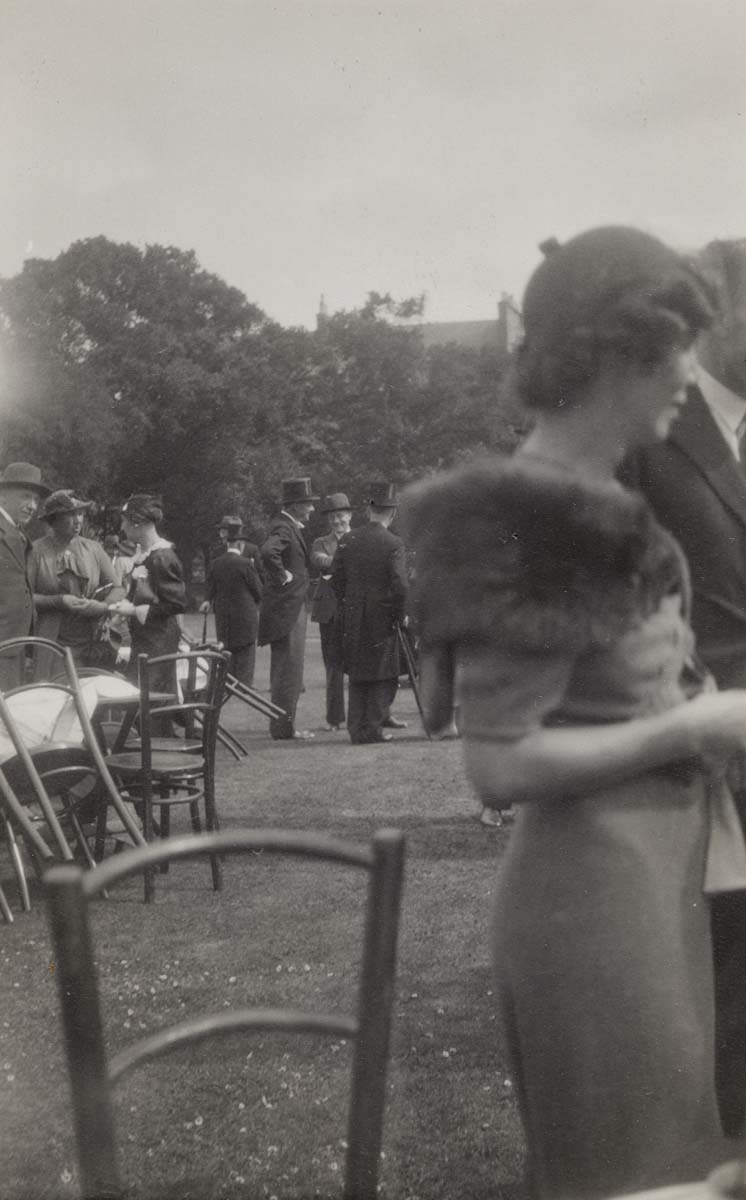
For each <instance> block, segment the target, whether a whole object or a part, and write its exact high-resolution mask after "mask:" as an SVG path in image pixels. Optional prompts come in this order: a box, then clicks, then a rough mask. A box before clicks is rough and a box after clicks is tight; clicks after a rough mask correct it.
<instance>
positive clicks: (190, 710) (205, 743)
mask: <svg viewBox="0 0 746 1200" xmlns="http://www.w3.org/2000/svg"><path fill="white" fill-rule="evenodd" d="M229 657H230V656H229V655H228V654H224V653H222V652H221V651H218V650H200V651H196V650H188V651H182V652H179V653H176V654H161V655H159V656H158V657H155V658H148V656H147V654H139V655H138V657H137V675H138V681H139V684H140V744H141V753H142V766H143V773H144V774H145V775H148V774H149V773H150V771H151V765H152V736H153V734H152V726H153V720H154V719H156V720H161V719H162V718H164V717H171V718H173V717H176V716H178V717H179V719H180V720H181V721H182V723H183V725H184V728H185V733H186V736H187V737H194V736H197V737H200V736H201V738H202V755H203V757H204V759H205V763H206V766H207V767H213V766H214V763H215V747H216V743H217V733H218V723H219V720H220V708H221V705H222V703H223V697H224V694H225V678H226V674H227V671H228V661H229ZM164 666H170V667H172V668H173V670H174V673H175V675H176V678H177V680H178V684H179V686H180V688H181V693H182V697H181V699H178V698H177V699H176V700H174V701H173V702H169V703H166V704H163V703H162V702H155V701H154V699H153V695H152V692H153V688H152V684H151V679H152V678H153V675H154V672H155V671H156V670H157V671H158V675H159V676H160V677H161V678H162V668H163V667H164Z"/></svg>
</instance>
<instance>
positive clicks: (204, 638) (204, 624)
mask: <svg viewBox="0 0 746 1200" xmlns="http://www.w3.org/2000/svg"><path fill="white" fill-rule="evenodd" d="M202 645H203V646H206V645H207V613H205V615H204V619H203V621H202Z"/></svg>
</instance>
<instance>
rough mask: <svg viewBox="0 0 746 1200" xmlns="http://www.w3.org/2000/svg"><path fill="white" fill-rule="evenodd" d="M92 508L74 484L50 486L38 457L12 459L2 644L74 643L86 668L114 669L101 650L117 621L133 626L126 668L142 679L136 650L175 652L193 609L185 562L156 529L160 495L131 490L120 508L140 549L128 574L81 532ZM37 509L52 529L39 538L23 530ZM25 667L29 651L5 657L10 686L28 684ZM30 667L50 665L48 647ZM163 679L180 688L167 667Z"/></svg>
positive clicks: (1, 544) (0, 662)
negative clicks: (28, 640) (183, 619)
mask: <svg viewBox="0 0 746 1200" xmlns="http://www.w3.org/2000/svg"><path fill="white" fill-rule="evenodd" d="M89 508H90V503H89V502H88V501H85V500H82V499H80V498H79V497H77V496H76V495H75V493H74V492H73V491H72V490H71V489H58V490H57V491H51V489H50V488H48V487H47V486H46V485H45V484H44V483H43V482H42V478H41V471H40V470H39V468H38V467H36V466H34V465H33V464H31V463H11V464H10V465H9V466H8V467H7V468H6V469H5V471H4V472H3V473H2V475H0V569H1V570H2V575H1V576H0V640H2V641H5V640H7V639H10V638H25V637H28V636H31V635H32V634H33V635H35V636H37V637H40V638H45V639H47V640H49V641H54V642H57V643H58V644H59V645H62V646H66V647H69V649H70V650H71V652H72V655H73V658H74V660H75V662H76V663H77V664H78V665H79V666H102V665H106V666H112V667H113V666H114V665H115V664H114V658H113V657H112V660H111V661H110V662H104V661H103V660H102V655H101V651H102V647H103V645H104V639H108V638H109V636H110V628H109V624H108V623H109V622H111V621H112V620H118V621H119V622H124V623H126V627H127V638H128V641H129V643H130V654H129V661H128V664H127V667H126V670H127V673H128V674H129V675H130V676H131V677H132V678H133V679H135V678H136V676H137V656H138V654H148V655H149V656H151V657H153V656H157V655H162V654H169V653H173V652H174V651H176V650H177V648H178V645H179V636H180V626H179V617H180V615H181V614H182V613H183V612H184V611H185V609H186V588H185V584H184V576H183V572H182V568H181V563H180V562H179V559H178V557H177V555H176V553H175V551H174V548H173V546H172V545H171V543H170V542H168V541H166V540H165V539H164V538H162V537H161V535H160V534H159V532H158V526H159V525H160V523H161V521H162V520H163V510H162V508H161V505H160V502H159V501H158V500H157V499H156V498H155V497H153V496H151V495H145V494H138V495H134V496H131V497H130V498H129V499H128V500H127V501H126V502H125V504H124V505H123V506H122V517H121V521H122V532H123V534H124V536H125V538H126V539H127V541H128V542H129V544H130V545H131V547H132V549H133V554H132V556H131V558H129V559H128V563H127V568H126V571H123V570H122V568H121V564H120V565H119V566H117V565H115V563H114V562H112V559H111V558H110V557H109V555H108V554H107V552H106V550H105V549H104V547H103V546H102V545H101V543H100V542H98V541H96V540H95V539H93V538H88V537H84V536H83V535H82V528H83V521H84V517H85V513H86V511H87V510H88V509H89ZM37 513H38V514H39V515H40V516H41V518H42V519H43V520H44V522H45V523H46V524H47V525H48V527H49V531H48V533H46V534H45V535H44V536H42V537H40V538H38V539H37V540H36V541H34V542H33V543H32V542H30V541H29V539H28V537H27V536H26V533H25V532H24V530H25V527H26V526H28V524H29V522H30V521H31V520H32V518H33V517H34V516H35V515H37ZM107 645H108V641H107ZM112 654H113V652H112ZM27 663H28V660H27V659H26V657H25V654H24V650H23V648H18V649H13V650H11V651H9V652H8V651H6V652H3V653H2V654H1V655H0V688H2V690H3V691H7V690H8V689H10V688H12V687H17V686H18V685H19V684H21V683H23V682H24V681H25V673H26V670H27ZM32 669H33V674H34V678H36V679H39V678H45V677H46V676H47V674H48V671H49V670H50V669H51V659H49V658H48V657H47V656H45V655H44V652H43V649H42V650H38V651H37V652H36V653H35V655H34V657H33V659H32ZM162 676H163V677H162V678H159V679H158V680H156V686H158V687H159V688H162V689H163V690H168V691H174V690H175V685H174V678H172V672H171V670H170V668H164V671H163V673H162Z"/></svg>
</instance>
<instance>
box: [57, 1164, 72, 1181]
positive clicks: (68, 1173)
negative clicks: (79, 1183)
mask: <svg viewBox="0 0 746 1200" xmlns="http://www.w3.org/2000/svg"><path fill="white" fill-rule="evenodd" d="M60 1179H61V1180H62V1182H63V1183H72V1181H73V1173H72V1171H69V1170H68V1169H67V1167H65V1169H64V1170H63V1172H62V1174H61V1175H60Z"/></svg>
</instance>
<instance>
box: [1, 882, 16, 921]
mask: <svg viewBox="0 0 746 1200" xmlns="http://www.w3.org/2000/svg"><path fill="white" fill-rule="evenodd" d="M0 912H1V913H2V914H3V916H4V917H5V920H6V921H7V923H8V924H9V925H12V924H13V913H12V912H11V911H10V905H9V904H8V900H7V897H6V895H5V892H4V891H3V889H2V888H1V887H0Z"/></svg>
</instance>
